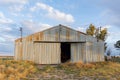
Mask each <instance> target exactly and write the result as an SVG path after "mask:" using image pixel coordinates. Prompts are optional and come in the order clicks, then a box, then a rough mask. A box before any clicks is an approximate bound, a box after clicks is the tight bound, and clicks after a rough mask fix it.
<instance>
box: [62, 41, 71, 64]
mask: <svg viewBox="0 0 120 80" xmlns="http://www.w3.org/2000/svg"><path fill="white" fill-rule="evenodd" d="M70 58H71V47H70V43H66V42H63V43H61V62H62V63H65V62H67V61H69V60H70Z"/></svg>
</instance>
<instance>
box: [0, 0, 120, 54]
mask: <svg viewBox="0 0 120 80" xmlns="http://www.w3.org/2000/svg"><path fill="white" fill-rule="evenodd" d="M119 4H120V0H114V2H113V0H0V55H3V54H4V55H7V54H9V55H13V54H14V40H15V39H17V38H19V37H20V31H19V27H23V35H24V36H26V35H29V34H31V33H34V32H38V31H40V30H43V29H46V28H49V27H52V26H55V25H58V24H63V25H66V26H69V27H72V28H74V29H76V30H80V31H83V32H84V31H85V29H86V28H87V27H88V26H89V24H91V23H92V24H94V25H95V26H96V27H100V26H102V27H107V28H108V31H109V34H108V38H107V40H106V42H108V43H115V41H117V40H120V7H119Z"/></svg>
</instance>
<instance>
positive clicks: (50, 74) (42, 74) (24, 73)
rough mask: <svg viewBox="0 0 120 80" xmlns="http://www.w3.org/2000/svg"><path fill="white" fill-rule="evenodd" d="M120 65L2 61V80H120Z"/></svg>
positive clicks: (112, 63)
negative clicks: (39, 63)
mask: <svg viewBox="0 0 120 80" xmlns="http://www.w3.org/2000/svg"><path fill="white" fill-rule="evenodd" d="M119 74H120V63H117V62H96V63H87V64H83V63H82V62H81V61H80V62H77V63H69V62H67V63H64V64H60V65H54V66H53V65H37V66H36V65H34V64H33V63H32V62H29V61H14V60H0V80H70V79H71V80H72V79H73V80H120V76H119Z"/></svg>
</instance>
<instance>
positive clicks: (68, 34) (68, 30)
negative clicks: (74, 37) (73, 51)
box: [66, 29, 70, 40]
mask: <svg viewBox="0 0 120 80" xmlns="http://www.w3.org/2000/svg"><path fill="white" fill-rule="evenodd" d="M66 40H70V29H66Z"/></svg>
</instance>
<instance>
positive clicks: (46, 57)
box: [35, 43, 60, 64]
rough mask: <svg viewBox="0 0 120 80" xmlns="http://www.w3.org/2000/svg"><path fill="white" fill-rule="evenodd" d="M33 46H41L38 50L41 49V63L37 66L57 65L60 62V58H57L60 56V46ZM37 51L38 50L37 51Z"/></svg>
mask: <svg viewBox="0 0 120 80" xmlns="http://www.w3.org/2000/svg"><path fill="white" fill-rule="evenodd" d="M35 44H41V45H40V47H39V48H41V51H40V50H39V52H40V56H41V58H40V56H39V61H41V63H39V64H58V63H59V61H60V58H58V56H59V55H60V52H59V51H60V44H59V43H35ZM37 50H38V49H37Z"/></svg>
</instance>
